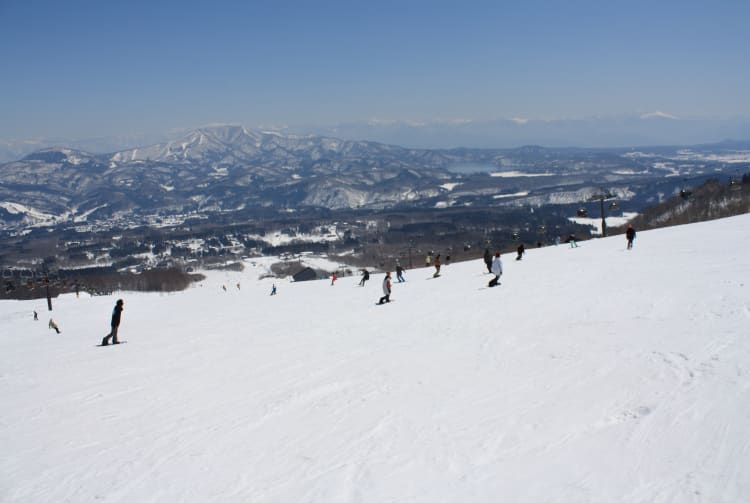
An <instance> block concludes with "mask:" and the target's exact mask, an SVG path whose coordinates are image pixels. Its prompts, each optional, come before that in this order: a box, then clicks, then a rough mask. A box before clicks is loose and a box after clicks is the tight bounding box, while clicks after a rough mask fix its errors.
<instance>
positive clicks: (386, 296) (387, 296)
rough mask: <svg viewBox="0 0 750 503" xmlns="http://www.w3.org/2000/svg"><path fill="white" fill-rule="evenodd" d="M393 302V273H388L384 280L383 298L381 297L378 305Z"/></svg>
mask: <svg viewBox="0 0 750 503" xmlns="http://www.w3.org/2000/svg"><path fill="white" fill-rule="evenodd" d="M390 301H391V273H390V272H387V273H385V278H383V296H382V297H380V301H379V302H378V304H382V303H383V302H390Z"/></svg>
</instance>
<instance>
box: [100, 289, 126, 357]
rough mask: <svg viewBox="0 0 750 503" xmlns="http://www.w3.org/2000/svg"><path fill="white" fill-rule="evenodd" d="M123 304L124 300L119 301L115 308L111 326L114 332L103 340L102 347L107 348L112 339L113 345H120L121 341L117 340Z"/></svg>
mask: <svg viewBox="0 0 750 503" xmlns="http://www.w3.org/2000/svg"><path fill="white" fill-rule="evenodd" d="M123 304H124V302H123V301H122V299H118V300H117V303H116V304H115V308H114V309H113V310H112V323H111V324H110V325H111V326H112V331H111V332H109V335H107V336H105V337H104V339H102V346H107V345H108V344H109V339H110V338H111V339H112V344H120V341H118V340H117V329H118V328H120V315H121V314H122V310H123V307H122V306H123Z"/></svg>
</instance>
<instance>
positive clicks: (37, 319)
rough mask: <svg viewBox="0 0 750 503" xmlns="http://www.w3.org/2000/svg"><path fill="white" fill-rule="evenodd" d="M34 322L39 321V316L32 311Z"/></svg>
mask: <svg viewBox="0 0 750 503" xmlns="http://www.w3.org/2000/svg"><path fill="white" fill-rule="evenodd" d="M34 321H39V314H38V313H37V312H36V311H34Z"/></svg>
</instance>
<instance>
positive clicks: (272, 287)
mask: <svg viewBox="0 0 750 503" xmlns="http://www.w3.org/2000/svg"><path fill="white" fill-rule="evenodd" d="M271 295H276V283H273V284H272V285H271Z"/></svg>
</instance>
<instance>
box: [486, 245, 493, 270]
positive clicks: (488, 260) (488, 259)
mask: <svg viewBox="0 0 750 503" xmlns="http://www.w3.org/2000/svg"><path fill="white" fill-rule="evenodd" d="M484 264H485V265H486V266H487V272H488V273H490V274H492V254H491V253H490V249H489V248H485V249H484Z"/></svg>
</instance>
